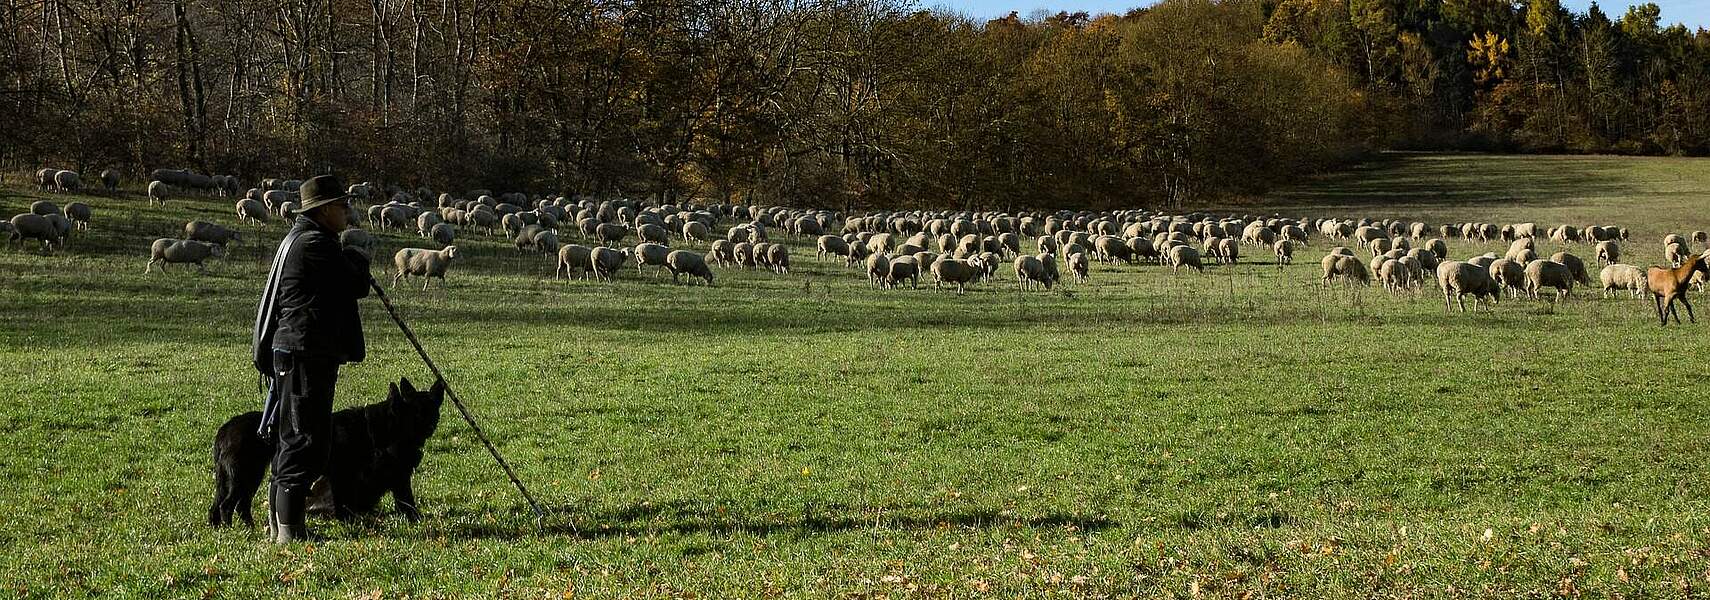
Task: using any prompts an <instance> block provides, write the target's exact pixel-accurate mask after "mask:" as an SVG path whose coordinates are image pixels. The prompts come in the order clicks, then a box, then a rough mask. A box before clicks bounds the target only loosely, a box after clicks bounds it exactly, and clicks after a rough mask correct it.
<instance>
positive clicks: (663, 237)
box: [635, 223, 671, 246]
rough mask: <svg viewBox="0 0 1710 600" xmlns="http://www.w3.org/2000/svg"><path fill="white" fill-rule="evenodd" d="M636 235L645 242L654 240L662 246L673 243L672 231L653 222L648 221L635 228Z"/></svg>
mask: <svg viewBox="0 0 1710 600" xmlns="http://www.w3.org/2000/svg"><path fill="white" fill-rule="evenodd" d="M635 235H636V237H637V238H640V239H641V240H642V241H644V242H653V243H655V244H659V245H661V246H668V245H670V244H671V232H669V231H666V230H665V228H664V227H661V226H659V225H655V224H653V223H647V224H644V225H642V226H640V227H637V228H636V229H635Z"/></svg>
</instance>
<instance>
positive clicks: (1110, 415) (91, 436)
mask: <svg viewBox="0 0 1710 600" xmlns="http://www.w3.org/2000/svg"><path fill="white" fill-rule="evenodd" d="M88 179H93V178H88ZM19 181H20V178H18V177H16V176H13V177H10V178H9V179H8V183H7V184H6V185H5V186H4V187H3V188H0V213H3V214H4V215H6V216H10V215H12V214H16V213H19V212H25V211H27V210H28V208H27V207H28V204H29V203H30V202H32V201H34V200H37V199H41V198H48V199H51V200H54V201H56V202H59V203H61V204H62V205H63V203H64V202H65V201H67V200H69V199H71V198H68V197H66V196H64V195H60V194H46V193H39V192H36V191H35V190H34V189H33V187H30V186H27V185H25V184H22V183H19ZM76 199H77V200H80V201H83V202H86V203H88V204H90V205H91V206H93V207H94V210H95V221H94V226H93V228H92V230H91V231H89V232H88V233H87V234H74V236H73V239H72V241H71V244H70V246H69V247H68V248H67V249H65V250H63V251H60V252H56V253H54V254H51V255H47V254H43V253H41V252H40V250H39V249H37V248H36V247H34V246H29V247H26V248H25V249H19V248H15V247H14V248H8V249H5V250H0V548H4V550H3V551H0V597H21V598H81V597H103V598H105V597H115V598H163V597H169V598H181V597H182V598H188V597H194V598H246V597H286V598H291V597H296V598H399V597H410V598H462V597H482V598H486V597H494V598H568V597H577V598H584V597H591V598H606V597H695V598H744V597H768V598H769V597H802V598H826V597H839V598H844V597H859V598H913V597H921V598H967V597H1006V598H1012V597H1070V598H1103V597H1111V598H1124V597H1143V598H1155V597H1180V598H1198V597H1206V598H1337V597H1359V598H1366V597H1416V598H1520V597H1525V598H1545V597H1557V596H1564V597H1577V596H1585V597H1630V598H1657V597H1662V598H1671V597H1703V596H1706V595H1710V502H1706V498H1707V497H1710V470H1707V468H1706V467H1705V465H1706V464H1707V463H1710V445H1707V444H1706V440H1707V439H1710V433H1707V432H1710V402H1706V401H1705V400H1704V391H1703V390H1704V389H1705V388H1704V384H1705V382H1706V373H1710V363H1707V362H1706V361H1705V360H1704V359H1703V357H1702V355H1701V354H1700V350H1701V349H1702V348H1703V345H1704V343H1705V340H1706V339H1707V333H1710V322H1707V323H1702V324H1698V325H1685V326H1682V327H1673V326H1670V327H1668V328H1659V327H1658V326H1657V325H1656V322H1655V317H1654V315H1653V313H1652V309H1651V307H1650V301H1649V300H1648V299H1645V300H1634V299H1631V298H1628V297H1625V296H1623V297H1620V298H1612V299H1607V300H1606V299H1602V298H1601V297H1600V294H1599V293H1597V292H1596V291H1593V290H1575V292H1574V294H1573V297H1572V298H1570V299H1569V300H1568V301H1566V302H1564V303H1562V304H1560V305H1553V304H1551V303H1549V302H1535V301H1524V300H1509V299H1504V300H1503V301H1502V302H1501V303H1500V304H1499V305H1497V306H1496V307H1495V310H1493V311H1489V312H1478V313H1472V312H1469V313H1465V314H1462V313H1459V312H1456V313H1447V314H1446V313H1444V311H1443V305H1442V297H1441V294H1440V293H1439V292H1438V291H1437V290H1436V288H1435V287H1434V286H1433V285H1429V284H1428V285H1426V286H1425V287H1424V288H1423V290H1422V291H1421V292H1419V293H1418V294H1405V293H1404V294H1391V293H1387V292H1384V291H1383V290H1381V289H1380V288H1375V287H1374V288H1366V289H1345V288H1342V287H1331V288H1329V289H1324V288H1321V287H1320V286H1319V285H1318V260H1317V259H1318V258H1319V257H1320V256H1322V255H1323V253H1324V251H1325V250H1326V249H1327V248H1328V247H1329V246H1330V245H1333V244H1332V243H1331V242H1329V241H1327V240H1323V239H1322V238H1319V237H1317V236H1316V232H1313V233H1314V238H1313V240H1312V243H1311V245H1310V246H1309V247H1307V248H1303V249H1299V250H1298V251H1297V254H1296V263H1295V264H1294V265H1292V266H1288V267H1286V268H1281V269H1279V268H1278V267H1277V266H1275V265H1273V264H1272V260H1271V257H1270V255H1269V252H1268V251H1261V250H1259V249H1256V248H1251V247H1248V248H1243V251H1244V252H1245V253H1246V255H1247V256H1246V258H1245V260H1243V262H1242V263H1241V264H1239V265H1233V266H1211V267H1210V268H1209V269H1208V271H1207V273H1206V274H1204V275H1196V274H1187V273H1184V274H1181V275H1172V274H1171V273H1170V272H1169V270H1168V269H1167V268H1160V267H1158V266H1156V265H1133V266H1109V265H1100V264H1095V265H1094V266H1093V274H1092V280H1091V281H1090V282H1089V283H1086V284H1079V285H1075V284H1072V282H1071V284H1070V285H1066V286H1064V287H1063V288H1060V289H1059V290H1058V291H1053V292H1049V293H1046V292H1027V293H1023V292H1020V291H1019V290H1018V288H1017V286H1016V285H1015V283H1014V281H1013V276H1012V273H1011V270H1010V268H1009V267H1008V266H1007V265H1005V266H1004V268H1003V269H1002V270H1000V274H1001V275H1002V278H1001V280H994V281H992V282H989V283H984V284H977V285H976V286H975V287H974V288H973V289H971V290H970V291H969V292H968V293H967V294H966V295H956V294H955V293H953V292H934V291H933V290H931V289H930V285H927V286H924V287H923V288H922V289H919V290H910V289H901V290H873V289H871V288H869V287H867V285H866V280H865V277H864V276H862V275H859V274H857V273H856V272H855V271H852V270H846V269H845V268H844V267H843V266H842V265H841V264H840V263H831V262H827V263H823V264H820V263H816V262H815V261H814V258H813V250H812V246H811V240H802V239H790V240H789V242H790V243H791V244H792V250H793V253H792V254H793V256H792V258H793V261H794V264H795V269H794V272H792V273H791V274H788V275H775V274H772V273H769V272H764V271H744V270H740V269H716V270H717V274H718V282H717V285H716V286H715V287H711V288H707V287H687V286H673V285H670V281H669V277H668V276H665V277H661V276H660V275H661V274H660V273H648V274H645V275H638V274H637V272H636V271H635V270H634V269H633V264H632V265H630V266H629V268H626V269H625V271H623V272H622V274H621V275H620V280H619V281H618V282H617V283H615V284H609V285H608V284H600V283H595V282H591V281H580V280H578V281H571V282H566V281H554V280H553V277H552V275H553V268H552V264H551V261H550V260H548V259H546V258H543V257H540V256H538V255H524V254H519V253H518V252H517V251H516V250H515V249H514V248H513V247H511V246H510V245H509V244H508V243H507V242H506V241H505V240H502V239H499V238H491V239H478V238H477V237H475V236H471V237H468V238H465V239H461V240H459V241H458V242H457V244H458V246H459V248H460V249H462V250H465V251H466V254H465V256H464V258H463V259H460V261H459V262H458V263H457V264H455V265H454V266H453V270H452V273H451V275H450V276H449V283H450V286H449V289H448V290H446V291H441V290H439V289H438V288H437V286H436V287H435V289H433V290H430V291H428V292H426V293H423V292H421V291H420V290H419V288H411V287H408V286H401V287H399V288H397V289H396V290H393V291H392V292H391V293H392V296H393V301H394V302H395V303H396V304H398V305H399V307H400V309H401V310H402V312H403V313H404V315H405V318H407V319H409V320H410V322H411V325H412V326H413V327H414V328H415V330H416V331H417V333H418V334H419V335H420V337H421V339H422V340H423V342H424V344H425V345H426V346H427V349H428V352H429V353H430V354H432V355H433V356H434V358H435V360H436V361H437V362H438V363H439V364H440V366H441V367H442V368H443V369H444V370H445V371H446V373H447V376H448V378H450V380H451V384H452V386H453V388H454V389H455V390H456V391H457V392H458V393H459V394H460V395H461V396H462V397H463V398H464V399H465V401H466V402H467V403H468V404H469V406H470V408H471V410H472V411H473V412H474V413H475V414H476V415H477V417H478V418H479V419H481V421H482V424H483V426H484V427H485V429H486V430H487V432H488V433H489V434H490V435H491V436H492V437H493V439H494V441H495V443H496V444H497V445H498V446H499V448H500V450H501V451H502V452H503V453H504V454H505V455H506V457H507V458H508V459H509V460H510V461H511V463H512V465H513V466H514V467H515V468H516V469H517V471H518V473H519V475H520V476H521V477H522V479H523V480H524V481H525V482H526V483H527V484H529V486H530V487H531V490H532V491H533V492H534V493H535V495H536V497H538V498H539V499H540V500H541V502H542V503H543V505H544V506H545V508H546V509H547V510H548V511H549V518H548V519H547V521H546V522H545V524H544V528H542V529H541V530H539V531H537V530H536V529H535V527H534V519H533V517H532V515H531V514H530V512H529V510H528V508H527V507H526V505H525V504H524V503H522V501H521V500H520V498H519V497H518V496H517V494H516V493H515V491H514V490H512V489H511V488H510V486H509V484H508V482H507V481H506V480H505V478H504V475H503V474H502V473H501V472H500V471H499V469H498V468H497V466H496V465H494V464H493V463H492V459H491V458H490V457H489V456H487V454H486V452H485V451H483V450H482V448H481V447H480V444H479V442H478V441H477V440H476V439H475V438H474V437H473V435H472V434H471V433H470V431H469V428H468V426H467V425H466V424H465V423H463V422H462V421H461V420H460V419H459V418H458V417H457V416H456V414H455V410H454V409H453V408H451V407H450V406H447V407H446V410H445V412H444V414H443V417H442V421H441V427H440V430H439V432H438V433H437V434H436V435H435V436H434V438H433V440H432V441H431V442H430V443H429V445H428V456H427V459H426V460H425V461H424V464H423V466H422V469H421V471H420V472H419V475H418V476H417V479H416V481H417V496H418V497H419V499H420V500H421V503H422V507H423V510H424V512H425V518H424V520H423V521H422V522H421V523H419V524H410V523H408V522H407V521H405V520H404V519H402V518H401V517H399V516H396V515H395V514H393V513H392V512H391V511H390V510H389V507H390V502H389V501H387V502H385V503H383V505H382V506H384V507H388V509H387V510H386V511H385V512H383V513H382V515H381V516H380V517H378V518H375V519H373V520H370V521H365V522H361V523H356V524H348V525H347V524H339V523H333V522H326V521H312V522H311V525H312V526H315V527H316V528H317V529H318V530H319V531H321V532H323V533H326V534H327V535H328V536H329V538H330V539H329V540H328V541H326V542H324V543H319V544H314V545H309V546H297V547H289V548H280V547H275V546H273V545H271V544H268V543H265V542H264V541H263V537H262V533H261V532H260V530H248V529H244V528H241V527H239V528H235V529H226V530H213V529H210V528H208V527H207V526H206V524H205V520H206V514H207V509H208V504H209V501H210V499H211V493H212V479H211V475H210V472H209V468H210V460H209V444H210V442H211V440H212V436H213V433H214V430H215V429H216V428H217V427H218V426H219V425H220V424H221V423H222V422H224V421H225V419H227V418H228V417H230V416H231V415H234V414H237V413H239V412H242V411H246V410H253V409H255V408H257V407H258V406H259V402H260V395H259V393H258V392H257V390H256V378H255V376H254V374H253V371H252V370H251V368H250V366H249V359H248V350H249V347H248V344H249V328H250V325H251V322H252V319H253V317H254V312H255V303H256V300H257V298H258V296H259V294H260V290H261V287H262V285H263V283H264V282H263V279H264V276H265V273H266V268H267V266H268V265H267V260H268V259H269V258H270V256H271V253H272V250H273V245H274V244H276V243H277V240H278V238H279V236H280V235H281V234H282V232H283V228H282V227H280V225H279V224H278V223H277V222H275V224H274V225H272V226H271V227H269V228H266V229H263V230H261V231H260V232H258V233H256V234H255V235H253V236H246V239H245V240H244V242H242V243H241V244H239V245H237V246H234V247H233V248H232V251H231V254H230V255H229V256H228V257H227V258H226V259H224V260H215V261H213V262H211V263H210V266H209V269H208V271H207V273H205V274H202V275H197V274H195V273H194V272H193V269H188V268H182V267H174V268H173V269H172V270H171V271H169V272H167V273H164V274H162V273H158V272H157V273H152V274H148V275H144V274H143V265H144V263H145V262H146V260H147V254H148V245H149V242H150V241H151V240H152V239H153V238H156V237H180V236H182V235H183V225H184V223H185V221H187V220H190V219H203V220H211V221H215V222H219V223H222V224H227V225H233V224H235V217H234V216H233V214H232V212H233V211H232V201H230V200H224V199H206V198H183V199H177V200H175V201H173V202H172V203H170V204H169V205H168V206H167V207H166V208H160V207H149V206H146V205H145V202H144V200H143V198H142V197H141V195H140V186H139V185H137V182H134V181H132V182H128V183H127V186H126V190H125V193H124V194H122V195H121V196H120V197H117V198H111V197H107V196H103V195H88V196H77V197H76ZM1263 202H1264V203H1263V204H1259V203H1258V202H1257V201H1255V203H1253V204H1250V205H1235V206H1224V207H1213V208H1215V209H1216V210H1220V211H1232V212H1237V213H1254V214H1269V213H1272V212H1275V213H1279V214H1283V215H1288V216H1347V217H1360V216H1371V217H1378V218H1382V217H1397V218H1408V219H1419V220H1426V221H1429V222H1431V223H1433V224H1437V223H1441V222H1445V221H1454V222H1460V221H1491V222H1499V223H1505V222H1514V221H1536V222H1538V223H1540V225H1541V226H1543V225H1555V224H1559V223H1570V224H1574V225H1583V224H1586V223H1598V224H1613V225H1621V226H1625V227H1629V228H1630V229H1631V230H1632V241H1631V242H1630V243H1628V244H1626V245H1625V246H1624V247H1623V250H1624V254H1625V255H1626V258H1624V259H1623V260H1624V262H1629V263H1633V264H1639V265H1646V264H1653V263H1657V262H1660V261H1661V253H1662V248H1661V244H1660V240H1661V238H1662V236H1663V235H1665V234H1666V233H1671V232H1680V233H1686V232H1689V231H1692V230H1697V229H1710V160H1704V159H1697V160H1694V159H1672V158H1617V157H1596V156H1575V157H1536V156H1534V157H1518V156H1484V155H1439V154H1417V155H1414V154H1397V155H1390V156H1387V157H1386V158H1385V159H1383V160H1379V161H1375V162H1372V163H1369V164H1366V165H1363V166H1361V167H1360V168H1357V169H1353V170H1350V171H1348V172H1344V173H1338V174H1334V175H1331V176H1325V177H1320V178H1315V179H1313V180H1311V181H1308V182H1306V183H1303V184H1301V185H1299V186H1296V187H1294V188H1291V189H1287V190H1280V191H1278V192H1276V193H1274V194H1271V195H1270V196H1269V197H1267V198H1265V199H1264V200H1263ZM246 233H248V232H247V231H246ZM575 237H576V236H575V235H574V234H571V235H569V236H566V238H567V241H574V238H575ZM784 238H788V236H785V235H783V234H781V233H777V234H774V236H773V241H780V240H782V239H784ZM404 245H414V246H424V247H425V246H428V245H429V243H427V242H425V241H424V240H421V239H419V238H416V237H414V236H406V235H400V234H397V233H386V234H384V235H383V238H382V252H381V254H382V255H384V256H386V257H389V256H390V255H391V253H392V252H393V251H395V250H396V249H397V248H399V247H401V246H404ZM1449 245H1450V249H1451V254H1452V256H1454V257H1457V258H1460V257H1465V256H1468V255H1472V254H1478V253H1483V252H1486V251H1490V250H1495V251H1498V252H1500V251H1501V249H1502V247H1505V245H1502V246H1501V247H1499V246H1498V245H1495V244H1492V245H1484V244H1476V243H1469V242H1467V241H1465V240H1460V239H1451V240H1449ZM1025 247H1026V249H1028V250H1031V249H1032V243H1031V241H1029V242H1027V243H1026V244H1025ZM693 248H695V249H697V250H705V247H704V246H700V245H696V246H693ZM1539 249H1540V254H1542V255H1548V254H1549V253H1550V252H1554V251H1556V250H1559V249H1562V248H1561V247H1559V246H1557V245H1555V244H1553V243H1549V242H1547V241H1544V242H1542V243H1540V248H1539ZM1568 250H1569V251H1570V252H1573V253H1575V254H1577V255H1579V256H1580V257H1581V258H1583V259H1585V260H1586V261H1587V263H1588V264H1590V265H1593V266H1592V268H1593V270H1595V268H1596V267H1595V260H1594V252H1593V251H1592V248H1591V247H1590V246H1588V245H1577V246H1573V247H1571V248H1568ZM378 262H389V261H377V263H378ZM1593 276H1594V277H1595V272H1594V274H1593ZM418 285H419V283H418ZM1693 297H1694V299H1697V298H1700V297H1703V296H1700V295H1698V294H1694V296H1693ZM1700 307H1701V308H1703V307H1710V302H1705V303H1702V304H1701V305H1700ZM363 310H364V312H363V316H364V320H365V330H366V333H367V336H368V343H369V359H368V360H367V361H366V362H364V363H361V364H357V365H350V366H347V367H346V368H345V369H344V371H343V372H342V381H341V384H342V385H341V386H340V396H339V400H338V406H339V407H347V406H354V405H359V404H365V403H369V402H375V401H378V400H380V399H382V398H383V397H384V394H385V389H386V385H387V383H388V382H389V381H395V380H396V379H397V378H399V377H400V376H408V377H409V378H411V380H412V381H415V382H417V383H418V384H420V385H421V386H422V387H424V388H425V386H426V385H427V384H428V383H431V381H430V376H429V375H428V374H427V370H426V369H425V368H424V367H423V366H422V365H421V364H420V363H419V361H418V360H417V358H416V356H415V355H414V353H413V351H412V350H411V349H410V348H409V346H408V344H407V343H406V342H405V340H404V339H403V337H402V335H401V334H399V333H398V331H397V329H396V328H395V327H394V326H393V325H392V323H391V322H390V321H389V319H388V318H387V316H386V315H385V313H384V311H383V310H382V309H381V307H380V305H379V303H378V302H377V301H374V300H365V301H364V309H363ZM1705 310H1706V311H1710V308H1705ZM1706 319H1710V312H1707V314H1706ZM258 496H259V495H258ZM256 504H257V511H258V517H259V516H260V515H262V514H265V513H264V511H265V508H264V506H265V505H264V503H263V502H262V499H261V498H260V497H258V498H257V501H256Z"/></svg>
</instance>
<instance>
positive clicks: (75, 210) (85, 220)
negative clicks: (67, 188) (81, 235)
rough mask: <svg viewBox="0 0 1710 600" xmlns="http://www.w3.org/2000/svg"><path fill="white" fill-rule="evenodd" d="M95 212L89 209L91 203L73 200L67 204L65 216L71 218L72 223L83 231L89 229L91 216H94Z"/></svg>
mask: <svg viewBox="0 0 1710 600" xmlns="http://www.w3.org/2000/svg"><path fill="white" fill-rule="evenodd" d="M93 213H94V211H92V210H90V209H89V205H88V204H84V203H82V202H72V203H70V204H66V205H65V218H67V219H71V223H72V224H73V225H76V226H77V229H79V230H82V231H88V230H89V218H90V217H91V216H93Z"/></svg>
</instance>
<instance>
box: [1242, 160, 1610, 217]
mask: <svg viewBox="0 0 1710 600" xmlns="http://www.w3.org/2000/svg"><path fill="white" fill-rule="evenodd" d="M1617 170H1618V169H1617V166H1616V165H1615V164H1613V163H1611V162H1610V160H1609V159H1608V158H1607V157H1595V156H1542V157H1540V156H1508V155H1488V154H1453V153H1412V152H1392V153H1384V154H1382V155H1380V156H1379V157H1378V158H1377V159H1374V160H1372V161H1369V162H1366V163H1362V164H1360V165H1357V166H1355V167H1353V168H1350V169H1347V170H1343V171H1338V172H1335V173H1330V174H1326V175H1321V176H1318V177H1313V178H1311V179H1308V180H1306V181H1304V182H1302V183H1301V184H1300V185H1297V186H1293V187H1290V188H1287V189H1281V190H1276V191H1273V192H1271V193H1270V194H1267V196H1266V197H1265V199H1264V200H1263V203H1262V204H1256V205H1255V206H1264V207H1266V208H1288V207H1295V206H1305V207H1315V208H1316V209H1318V210H1324V209H1325V208H1329V207H1351V208H1353V207H1359V208H1370V207H1374V206H1382V205H1386V204H1403V203H1405V204H1407V205H1409V206H1411V207H1419V206H1454V205H1473V204H1484V203H1489V202H1501V203H1507V204H1546V203H1548V204H1556V203H1559V202H1560V201H1561V199H1562V198H1564V197H1589V196H1617V195H1628V194H1634V193H1638V191H1639V189H1638V187H1636V186H1634V185H1632V184H1631V183H1630V182H1628V181H1626V179H1625V178H1624V177H1622V176H1621V174H1620V173H1618V172H1616V171H1617Z"/></svg>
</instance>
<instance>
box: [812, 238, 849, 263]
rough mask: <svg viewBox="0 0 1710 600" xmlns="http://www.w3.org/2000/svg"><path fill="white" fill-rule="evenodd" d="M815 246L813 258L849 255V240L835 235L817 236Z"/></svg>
mask: <svg viewBox="0 0 1710 600" xmlns="http://www.w3.org/2000/svg"><path fill="white" fill-rule="evenodd" d="M817 247H818V251H817V252H815V253H814V260H824V259H825V257H826V256H842V257H846V258H847V257H848V256H849V242H848V241H846V240H844V239H843V238H840V237H837V236H835V235H830V234H827V235H822V236H819V240H818V245H817Z"/></svg>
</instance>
